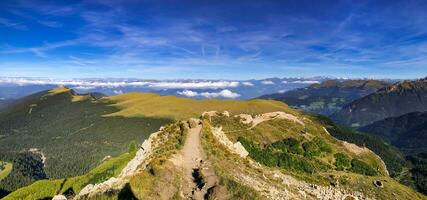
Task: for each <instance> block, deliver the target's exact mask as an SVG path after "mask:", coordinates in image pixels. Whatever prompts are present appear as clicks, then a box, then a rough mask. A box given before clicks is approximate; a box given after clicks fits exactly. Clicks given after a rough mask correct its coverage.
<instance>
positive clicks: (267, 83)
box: [261, 81, 274, 85]
mask: <svg viewBox="0 0 427 200" xmlns="http://www.w3.org/2000/svg"><path fill="white" fill-rule="evenodd" d="M261 83H262V84H264V85H273V84H274V82H273V81H261Z"/></svg>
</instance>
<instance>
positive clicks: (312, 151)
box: [302, 141, 320, 158]
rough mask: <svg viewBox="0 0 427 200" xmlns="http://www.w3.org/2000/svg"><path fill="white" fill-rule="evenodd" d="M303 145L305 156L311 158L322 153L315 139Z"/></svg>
mask: <svg viewBox="0 0 427 200" xmlns="http://www.w3.org/2000/svg"><path fill="white" fill-rule="evenodd" d="M302 147H303V148H304V151H305V152H304V156H306V157H310V158H311V157H314V156H319V155H320V149H319V147H318V146H317V145H316V144H315V143H314V142H313V141H309V142H305V143H303V144H302Z"/></svg>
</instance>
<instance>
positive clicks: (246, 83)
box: [242, 82, 254, 86]
mask: <svg viewBox="0 0 427 200" xmlns="http://www.w3.org/2000/svg"><path fill="white" fill-rule="evenodd" d="M242 84H243V85H245V86H254V84H253V83H251V82H242Z"/></svg>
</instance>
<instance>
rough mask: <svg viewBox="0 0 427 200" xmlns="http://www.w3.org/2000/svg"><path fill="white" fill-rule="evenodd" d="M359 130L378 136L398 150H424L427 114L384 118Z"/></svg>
mask: <svg viewBox="0 0 427 200" xmlns="http://www.w3.org/2000/svg"><path fill="white" fill-rule="evenodd" d="M359 130H361V131H364V132H367V133H370V134H374V135H376V136H379V137H381V138H383V139H384V140H385V141H387V142H389V143H390V144H392V145H394V146H396V147H399V148H411V149H412V148H426V142H427V112H413V113H408V114H404V115H401V116H398V117H390V118H386V119H383V120H380V121H376V122H374V123H372V124H370V125H367V126H364V127H361V128H360V129H359Z"/></svg>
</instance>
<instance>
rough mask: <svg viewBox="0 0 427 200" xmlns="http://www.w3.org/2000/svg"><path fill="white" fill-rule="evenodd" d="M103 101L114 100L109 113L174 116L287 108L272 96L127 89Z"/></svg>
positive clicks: (185, 117)
mask: <svg viewBox="0 0 427 200" xmlns="http://www.w3.org/2000/svg"><path fill="white" fill-rule="evenodd" d="M102 101H103V102H105V103H109V104H113V106H114V107H116V108H118V109H120V111H119V112H116V113H112V114H109V115H108V116H125V117H137V116H147V117H150V116H155V117H168V118H173V119H177V120H179V119H188V118H191V117H198V116H199V115H200V113H203V112H204V111H206V110H216V111H224V110H227V111H229V112H230V113H250V114H259V113H264V112H273V111H285V110H289V108H288V106H287V105H286V104H284V103H282V102H278V101H271V100H249V101H240V100H221V99H203V100H196V99H190V98H182V97H175V96H160V95H158V94H154V93H126V94H123V95H117V96H112V97H108V98H104V99H102Z"/></svg>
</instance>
